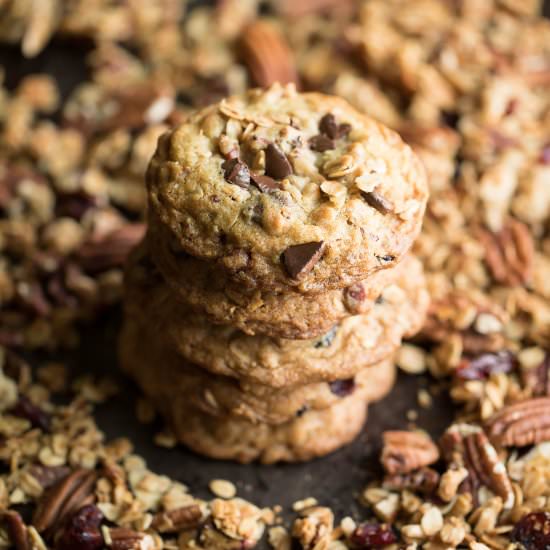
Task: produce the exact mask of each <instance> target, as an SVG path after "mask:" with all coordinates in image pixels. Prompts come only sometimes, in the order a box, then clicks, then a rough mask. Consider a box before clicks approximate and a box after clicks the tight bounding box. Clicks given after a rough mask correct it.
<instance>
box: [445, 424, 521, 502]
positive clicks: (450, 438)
mask: <svg viewBox="0 0 550 550" xmlns="http://www.w3.org/2000/svg"><path fill="white" fill-rule="evenodd" d="M440 445H441V449H442V454H443V457H444V458H445V460H446V461H447V462H448V463H449V464H450V466H451V468H455V469H460V468H461V467H464V468H466V470H467V471H468V476H467V477H466V478H465V479H464V480H463V481H462V483H461V485H460V488H459V490H460V491H461V492H468V493H471V494H472V496H473V498H474V500H477V491H478V489H479V487H481V486H482V485H484V486H486V487H488V488H489V489H491V491H493V492H494V493H495V494H497V495H499V496H500V497H502V500H503V502H504V507H505V508H510V507H512V506H513V504H514V499H515V497H514V491H513V489H512V484H511V481H510V478H509V476H508V473H507V471H506V466H505V465H504V463H503V462H502V461H501V460H500V458H499V456H498V454H497V452H496V450H495V448H494V447H493V445H492V444H491V442H490V441H489V439H488V438H487V435H486V434H485V432H484V431H483V430H481V429H480V428H478V427H477V426H470V425H468V424H455V425H453V426H451V427H450V428H449V429H448V430H447V431H446V432H445V433H444V434H443V436H442V437H441V441H440Z"/></svg>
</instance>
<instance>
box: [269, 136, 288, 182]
mask: <svg viewBox="0 0 550 550" xmlns="http://www.w3.org/2000/svg"><path fill="white" fill-rule="evenodd" d="M265 173H266V175H267V176H270V177H272V178H275V179H276V180H282V179H284V178H286V177H287V176H289V175H290V174H292V165H291V164H290V161H289V160H288V158H287V156H286V155H285V154H284V153H283V152H282V151H281V149H279V147H277V146H276V145H275V144H274V143H270V144H269V145H268V146H267V148H266V150H265Z"/></svg>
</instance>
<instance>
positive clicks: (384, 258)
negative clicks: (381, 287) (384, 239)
mask: <svg viewBox="0 0 550 550" xmlns="http://www.w3.org/2000/svg"><path fill="white" fill-rule="evenodd" d="M376 259H377V260H378V261H379V262H380V263H381V264H387V263H390V262H393V261H394V260H395V256H392V255H391V254H386V255H385V256H378V255H377V256H376Z"/></svg>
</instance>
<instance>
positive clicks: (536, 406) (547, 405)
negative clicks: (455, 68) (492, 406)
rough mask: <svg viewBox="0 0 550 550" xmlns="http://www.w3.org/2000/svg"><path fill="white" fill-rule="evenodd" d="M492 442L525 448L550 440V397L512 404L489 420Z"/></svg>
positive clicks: (488, 428) (488, 426)
mask: <svg viewBox="0 0 550 550" xmlns="http://www.w3.org/2000/svg"><path fill="white" fill-rule="evenodd" d="M486 429H487V433H488V435H489V437H490V438H491V441H493V442H494V443H495V444H496V445H498V446H501V447H524V446H526V445H536V444H537V443H541V442H542V441H547V440H549V439H550V397H538V398H534V399H527V400H525V401H520V402H519V403H515V404H513V405H508V406H507V407H504V408H503V409H501V410H500V411H498V412H496V413H495V414H494V415H493V416H492V417H491V418H489V420H488V421H487V423H486Z"/></svg>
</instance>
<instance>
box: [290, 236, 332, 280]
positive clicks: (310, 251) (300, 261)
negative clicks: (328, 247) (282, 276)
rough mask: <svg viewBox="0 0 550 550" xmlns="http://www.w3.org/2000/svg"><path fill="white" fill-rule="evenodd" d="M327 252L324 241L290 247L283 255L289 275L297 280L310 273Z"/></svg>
mask: <svg viewBox="0 0 550 550" xmlns="http://www.w3.org/2000/svg"><path fill="white" fill-rule="evenodd" d="M324 251H325V243H324V242H323V241H319V242H311V243H304V244H297V245H294V246H289V247H288V248H287V249H286V250H285V251H284V252H283V255H282V260H283V264H284V266H285V268H286V270H287V273H288V274H289V275H290V276H291V277H292V278H293V279H297V278H298V277H300V276H303V275H306V274H307V273H309V272H310V271H311V270H312V269H313V267H314V266H315V264H316V263H317V262H318V261H319V260H320V259H321V256H322V255H323V252H324Z"/></svg>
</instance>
